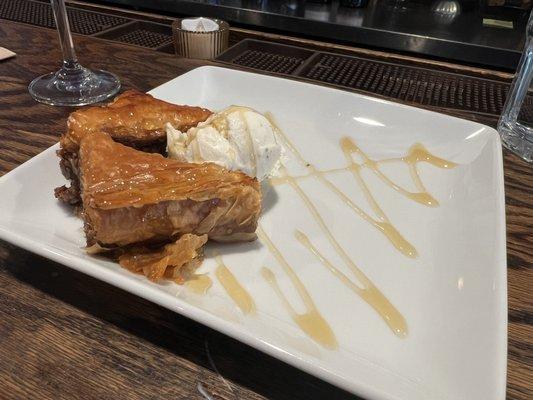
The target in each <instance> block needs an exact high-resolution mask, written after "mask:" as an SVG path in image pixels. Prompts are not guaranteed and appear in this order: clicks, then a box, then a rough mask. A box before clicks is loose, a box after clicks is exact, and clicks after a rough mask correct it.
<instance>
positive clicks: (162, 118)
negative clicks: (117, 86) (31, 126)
mask: <svg viewBox="0 0 533 400" xmlns="http://www.w3.org/2000/svg"><path fill="white" fill-rule="evenodd" d="M210 115H211V111H209V110H206V109H204V108H200V107H191V106H180V105H176V104H171V103H167V102H165V101H162V100H158V99H156V98H154V97H152V96H151V95H149V94H146V93H141V92H138V91H136V90H128V91H126V92H124V93H122V94H121V95H120V96H117V97H116V98H115V100H114V101H113V102H111V103H109V104H107V105H104V106H97V107H89V108H82V109H80V110H77V111H75V112H73V113H72V114H70V116H69V118H68V122H67V126H68V127H67V131H66V132H65V133H64V134H63V135H62V136H61V139H60V147H61V148H60V150H59V151H58V155H59V157H60V158H61V161H60V166H61V170H62V171H63V174H64V175H65V177H66V178H67V179H70V180H71V187H70V188H67V187H65V186H63V187H61V188H58V189H56V197H58V198H59V199H61V200H63V201H65V202H67V203H70V204H77V203H78V202H79V200H80V198H79V190H78V171H77V169H78V149H79V144H80V142H81V140H82V138H84V137H85V136H87V135H89V134H91V133H93V132H105V133H107V134H108V135H109V136H111V137H112V138H113V140H115V141H117V142H120V143H122V144H124V145H127V146H130V147H133V148H136V149H139V150H142V151H146V152H154V153H164V152H165V147H166V131H165V124H167V123H170V124H171V125H172V126H173V127H174V128H176V129H179V130H182V131H183V130H187V129H189V128H190V127H192V126H196V125H197V124H198V123H199V122H202V121H204V120H206V119H207V118H208V117H209V116H210Z"/></svg>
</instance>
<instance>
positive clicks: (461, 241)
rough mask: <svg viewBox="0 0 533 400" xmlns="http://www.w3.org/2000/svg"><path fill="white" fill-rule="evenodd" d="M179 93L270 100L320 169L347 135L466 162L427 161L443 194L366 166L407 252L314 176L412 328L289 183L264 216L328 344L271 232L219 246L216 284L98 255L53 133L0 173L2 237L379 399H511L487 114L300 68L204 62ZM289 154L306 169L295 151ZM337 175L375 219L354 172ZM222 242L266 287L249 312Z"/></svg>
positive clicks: (426, 172) (237, 270)
mask: <svg viewBox="0 0 533 400" xmlns="http://www.w3.org/2000/svg"><path fill="white" fill-rule="evenodd" d="M151 93H152V94H153V95H154V96H155V97H158V98H160V99H164V100H167V101H170V102H173V103H178V104H191V105H201V106H204V107H208V108H210V109H212V110H220V109H222V108H224V107H227V106H229V105H232V104H238V105H246V106H249V107H252V108H255V109H256V110H258V111H261V112H267V111H269V112H271V113H272V114H273V115H274V117H275V119H276V120H277V123H278V125H279V126H280V128H281V130H282V131H284V133H285V134H286V136H287V137H288V138H289V139H290V140H291V141H292V142H293V144H294V145H295V147H296V148H297V149H298V150H299V151H300V152H301V154H302V156H303V158H305V160H306V161H307V162H309V163H311V164H312V165H314V166H316V167H317V168H318V169H321V170H324V169H333V168H342V167H345V166H346V159H345V158H344V156H343V153H342V152H341V150H340V147H339V141H340V139H341V138H342V137H344V136H348V137H350V138H352V139H353V141H354V142H355V143H356V144H357V145H359V147H360V148H361V149H362V150H363V151H364V152H365V153H366V154H367V155H368V156H369V157H370V158H371V159H374V160H379V159H383V158H390V157H402V156H404V155H405V154H406V153H407V151H408V149H409V147H410V146H411V145H413V144H414V143H422V144H423V145H424V146H425V147H426V148H427V149H428V150H429V151H431V152H432V153H433V154H435V155H438V156H439V157H442V158H445V159H448V160H451V161H453V162H455V163H458V164H459V165H458V166H457V167H455V168H452V169H441V168H436V167H434V166H432V165H429V164H427V163H420V164H418V169H419V171H420V176H421V179H422V181H423V182H424V183H425V184H426V187H427V190H428V192H429V193H431V194H432V195H433V196H434V197H435V198H436V199H437V200H438V201H439V203H440V206H439V207H427V206H424V205H422V204H419V203H416V202H413V201H410V200H408V199H407V198H406V197H405V196H403V195H402V194H401V193H399V192H397V191H395V190H393V189H392V188H390V187H389V186H387V185H385V184H384V183H383V181H382V180H380V179H378V177H377V176H376V175H374V174H372V173H370V170H368V169H364V170H363V171H362V176H363V178H364V180H365V182H366V183H367V185H368V188H369V190H370V191H371V192H372V193H373V194H374V196H375V198H376V199H377V201H378V203H379V206H380V207H381V208H382V209H383V211H384V213H385V214H386V215H387V216H388V218H389V219H390V221H391V222H392V223H393V224H394V225H395V226H396V227H397V229H398V230H399V231H400V232H401V234H402V235H403V236H404V237H405V238H406V239H407V240H408V241H409V242H410V243H412V244H413V245H414V246H415V247H416V249H417V251H418V254H419V255H418V258H415V259H413V258H409V257H406V256H404V255H403V254H401V253H400V252H399V251H398V250H396V249H395V248H394V247H393V246H392V245H391V243H390V242H389V241H388V240H387V238H386V237H385V236H384V235H383V234H382V233H380V232H379V231H378V230H377V229H376V228H375V227H373V226H372V225H371V224H369V223H368V222H365V221H364V220H363V219H362V218H361V217H360V216H358V215H357V214H355V213H353V212H352V211H351V210H350V208H348V207H347V206H346V205H345V203H343V202H342V201H340V200H339V197H338V196H336V195H335V194H334V193H333V192H332V191H331V190H329V189H328V187H327V186H325V185H324V183H321V182H320V181H319V180H318V179H316V178H313V177H309V178H306V179H301V180H299V181H298V182H299V184H300V185H301V187H302V189H303V190H304V191H305V193H307V195H308V196H309V198H310V200H311V201H312V203H313V204H314V205H315V207H316V208H317V210H318V211H319V212H320V213H321V215H322V216H323V218H324V220H325V222H326V224H327V226H328V227H329V229H330V230H331V232H332V234H333V235H334V236H335V237H336V238H337V240H338V241H339V243H340V245H341V246H342V247H344V249H345V250H346V252H347V253H348V255H349V257H350V258H352V259H353V260H354V262H356V263H357V265H358V266H359V268H360V269H361V270H363V271H364V272H365V273H366V275H367V276H368V277H369V278H370V279H371V280H372V281H373V282H374V284H375V285H376V286H377V287H378V288H380V289H381V291H382V292H383V293H384V294H385V295H386V296H387V297H388V299H389V300H390V301H391V302H392V303H393V304H394V305H395V306H396V308H397V309H398V310H399V311H400V312H401V313H402V314H403V316H404V317H405V320H406V321H407V324H408V328H409V333H408V335H407V337H405V338H403V339H402V338H399V337H397V336H396V335H394V334H393V333H392V331H391V330H390V329H389V328H388V326H387V325H386V324H385V323H384V321H383V320H382V319H381V318H380V317H379V316H378V314H377V313H376V312H375V311H374V310H373V309H372V308H371V307H369V305H368V304H366V303H365V302H364V301H363V300H361V298H360V297H358V296H357V295H355V294H354V292H353V291H352V290H350V289H349V288H348V287H347V286H345V285H344V284H343V283H342V282H341V281H340V280H339V279H337V278H336V277H335V276H334V275H333V274H332V273H330V271H328V270H327V269H326V268H324V266H323V265H322V264H321V263H320V262H319V261H318V260H317V258H316V257H314V256H313V255H312V254H311V253H310V252H309V251H308V250H307V249H306V248H304V247H303V246H302V245H301V244H300V243H299V242H298V241H297V240H296V239H295V237H294V231H295V229H299V230H301V231H304V232H305V233H306V234H307V235H308V237H309V238H310V239H311V241H312V242H313V243H314V245H315V246H316V247H317V248H318V249H319V250H320V252H321V253H322V254H323V255H324V256H326V257H327V258H328V259H330V260H331V262H332V263H333V264H334V265H335V267H337V268H338V269H339V270H341V271H343V272H344V273H345V274H346V276H347V277H348V278H350V279H352V280H354V281H355V282H357V281H356V280H355V278H354V275H353V274H352V272H351V271H350V269H348V268H347V267H346V264H344V263H343V261H342V259H341V258H340V257H339V254H338V253H337V252H336V251H335V249H334V248H333V247H332V246H331V243H330V242H329V241H328V239H327V238H326V236H325V235H324V232H323V230H321V228H320V226H319V225H318V224H317V223H316V221H315V220H314V219H313V217H312V215H311V214H310V212H309V209H308V208H307V207H306V205H305V204H304V202H303V201H302V199H301V198H300V197H299V196H298V195H297V193H296V192H295V190H294V189H293V188H291V187H290V186H289V185H287V184H280V185H277V186H274V187H273V188H271V190H270V191H268V192H267V193H266V195H265V199H264V203H265V210H264V213H263V215H262V217H261V221H260V224H261V226H262V227H263V228H264V230H265V231H266V232H267V233H268V234H269V235H270V238H271V239H272V241H273V242H274V243H275V244H276V246H278V248H279V250H280V251H281V252H282V253H283V254H284V255H285V257H286V258H287V261H288V262H289V263H290V265H291V266H292V268H293V269H294V271H295V272H296V274H297V276H298V277H299V278H300V279H301V281H302V283H303V285H304V286H305V288H306V289H307V291H308V292H309V294H310V296H311V297H312V299H313V300H314V302H315V304H316V307H317V308H318V310H319V311H320V313H321V315H322V316H323V317H324V319H325V320H326V321H327V322H328V324H329V325H330V327H331V328H332V330H333V332H334V334H335V336H336V339H337V342H338V348H337V349H335V350H328V349H326V348H324V347H322V346H321V345H320V344H318V343H316V342H314V341H313V340H312V339H310V337H309V336H307V335H306V334H305V333H304V332H303V331H302V330H301V329H300V328H299V327H298V325H296V324H295V322H294V321H293V319H292V318H291V315H290V314H289V313H288V311H287V309H286V308H285V307H284V305H283V303H282V302H281V300H280V297H279V296H278V295H277V294H276V293H275V292H274V290H273V288H272V287H271V286H270V285H269V284H268V283H267V282H266V281H265V279H264V278H263V276H262V274H261V269H262V267H263V266H267V267H268V268H270V269H271V270H272V271H273V272H274V273H275V275H276V277H277V279H278V281H279V284H280V287H281V291H282V292H283V293H284V294H285V295H286V296H287V297H288V301H289V302H290V303H291V304H292V305H293V307H294V308H295V309H296V311H297V312H298V313H300V312H303V311H304V307H303V303H302V300H301V298H300V297H299V296H298V294H297V292H296V290H295V288H294V286H293V285H292V284H291V281H290V279H289V277H288V275H287V273H286V272H285V270H284V269H283V268H282V266H280V264H279V263H278V262H277V261H276V259H275V258H274V257H273V256H272V254H271V253H270V252H269V251H268V249H267V248H266V247H265V246H264V245H263V244H261V243H260V242H254V243H245V244H238V245H216V246H214V245H211V246H210V248H209V249H208V252H207V254H208V257H207V258H206V260H205V261H204V263H203V265H202V267H201V269H200V271H201V272H206V273H210V276H211V277H212V279H213V282H214V284H213V287H212V288H211V289H210V290H209V292H208V293H207V294H206V295H204V296H200V295H196V294H194V293H193V292H191V291H190V290H189V289H187V288H186V287H183V286H178V285H176V284H173V283H162V284H154V283H151V282H149V281H147V280H146V279H145V278H144V277H142V276H136V275H133V274H131V273H129V272H128V271H125V270H123V269H121V268H120V267H119V266H118V265H117V264H114V263H112V262H105V261H102V260H98V259H95V258H92V257H91V256H88V255H87V254H85V252H84V250H83V249H82V247H83V246H84V236H83V231H82V223H81V221H80V220H79V219H77V218H76V217H74V216H73V215H72V214H71V212H70V210H68V209H67V208H65V207H63V206H61V205H60V204H59V203H58V201H57V200H56V199H54V197H53V189H54V187H56V186H60V185H62V184H64V183H65V181H64V178H63V177H62V176H61V174H60V171H59V167H58V159H57V157H56V156H55V153H54V151H55V150H56V149H57V146H54V147H52V148H50V149H48V150H46V151H44V152H43V153H42V154H40V155H38V156H37V157H35V158H33V159H32V160H30V161H28V162H27V163H25V164H24V165H22V166H20V167H18V168H17V169H15V170H14V171H12V172H10V173H9V174H7V175H5V176H4V177H2V178H1V179H0V193H1V196H0V238H2V239H4V240H7V241H9V242H12V243H14V244H16V245H18V246H20V247H23V248H25V249H27V250H29V251H32V252H35V253H37V254H40V255H42V256H45V257H48V258H50V259H52V260H55V261H57V262H60V263H63V264H65V265H67V266H69V267H71V268H74V269H76V270H79V271H82V272H84V273H86V274H88V275H91V276H94V277H96V278H99V279H101V280H103V281H106V282H108V283H110V284H113V285H116V286H118V287H120V288H122V289H125V290H127V291H129V292H132V293H135V294H137V295H139V296H141V297H144V298H146V299H149V300H151V301H153V302H155V303H157V304H160V305H162V306H164V307H167V308H169V309H171V310H174V311H176V312H178V313H180V314H183V315H185V316H187V317H190V318H192V319H194V320H196V321H199V322H201V323H203V324H205V325H208V326H210V327H212V328H214V329H217V330H219V331H221V332H224V333H226V334H228V335H230V336H232V337H234V338H236V339H238V340H240V341H242V342H244V343H247V344H249V345H250V346H253V347H255V348H257V349H260V350H262V351H264V352H266V353H268V354H270V355H272V356H274V357H277V358H279V359H281V360H283V361H285V362H287V363H289V364H292V365H294V366H295V367H298V368H301V369H303V370H305V371H307V372H309V373H311V374H313V375H316V376H318V377H320V378H322V379H324V380H327V381H329V382H331V383H333V384H335V385H338V386H340V387H342V388H344V389H347V390H349V391H352V392H354V393H357V394H359V395H361V396H362V397H365V398H369V399H404V400H417V399H432V400H435V399H446V400H452V399H465V400H501V399H503V398H504V396H505V374H506V339H507V337H506V334H507V333H506V332H507V305H506V304H507V299H506V252H505V217H504V194H503V172H502V157H501V148H500V141H499V138H498V135H497V133H496V131H494V130H493V129H491V128H488V127H486V126H483V125H479V124H476V123H473V122H468V121H464V120H461V119H457V118H452V117H448V116H445V115H441V114H437V113H433V112H428V111H424V110H420V109H416V108H412V107H407V106H403V105H399V104H395V103H391V102H388V101H384V100H379V99H375V98H371V97H366V96H361V95H357V94H353V93H348V92H344V91H340V90H334V89H329V88H324V87H320V86H315V85H310V84H305V83H300V82H295V81H291V80H286V79H280V78H274V77H268V76H263V75H257V74H251V73H245V72H238V71H233V70H228V69H222V68H214V67H203V68H198V69H195V70H193V71H191V72H189V73H187V74H184V75H182V76H179V77H177V78H176V79H173V80H171V81H170V82H167V83H165V84H164V85H162V86H160V87H158V88H156V89H154V90H153V91H152V92H151ZM284 159H285V163H286V164H287V166H288V169H289V171H290V172H291V173H292V174H295V175H298V174H305V173H307V172H308V171H306V170H305V168H303V167H301V166H298V165H297V163H296V162H295V157H294V155H293V154H291V152H290V151H288V150H287V151H286V152H285V156H284ZM381 168H382V171H383V172H384V173H385V174H386V175H387V176H389V177H390V179H392V180H393V181H394V182H396V183H398V184H400V185H402V186H404V187H405V188H407V189H408V190H414V187H413V181H412V178H411V176H410V174H409V170H408V169H407V166H406V164H403V163H401V162H399V163H391V164H383V166H382V167H381ZM326 176H327V177H328V179H329V180H330V181H331V182H333V183H334V184H335V185H337V186H338V187H339V189H341V190H342V191H343V192H344V193H345V194H346V195H347V196H348V197H349V198H350V199H352V201H354V202H355V203H356V204H357V205H358V206H360V207H361V208H362V209H363V210H364V211H367V212H368V213H369V214H370V215H371V216H374V214H373V212H372V210H371V209H370V208H369V205H368V203H367V202H366V201H365V198H364V196H363V194H362V191H361V189H360V187H359V186H357V182H356V181H355V179H354V177H353V176H351V175H350V173H349V172H346V171H345V172H342V171H341V172H336V173H328V174H327V175H326ZM212 249H216V250H218V251H219V252H220V253H221V254H222V257H223V260H224V262H225V264H226V265H227V266H228V268H229V269H230V270H231V271H232V272H233V274H234V275H235V276H236V277H237V279H238V280H239V282H240V283H241V284H242V286H243V287H244V288H245V289H246V290H247V291H248V292H249V293H250V294H251V295H252V297H253V299H254V301H255V304H256V309H257V311H256V313H255V314H248V315H245V314H243V313H242V312H241V311H240V309H239V308H237V307H236V305H235V303H233V302H232V300H231V298H230V297H229V296H228V295H227V293H226V292H225V291H224V288H223V287H222V285H221V284H220V282H218V281H217V279H216V277H215V274H214V270H215V268H216V262H215V260H214V259H213V258H212V257H211V256H209V254H212V252H211V250H212Z"/></svg>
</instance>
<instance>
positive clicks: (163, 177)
mask: <svg viewBox="0 0 533 400" xmlns="http://www.w3.org/2000/svg"><path fill="white" fill-rule="evenodd" d="M79 173H80V190H81V199H82V205H83V210H82V218H83V219H84V222H85V234H86V237H87V245H88V246H90V247H91V248H92V249H95V248H97V249H115V250H116V249H119V248H130V249H131V248H133V247H137V248H139V246H143V247H144V249H147V248H150V247H151V248H153V247H154V246H157V245H161V244H164V243H169V242H175V244H176V246H175V249H173V248H167V251H163V253H164V254H163V253H161V254H159V255H158V254H155V256H154V257H153V258H152V259H150V257H148V258H142V257H138V261H139V263H143V262H145V261H147V259H148V261H150V260H152V261H153V260H155V261H157V262H159V264H158V265H157V270H158V271H159V273H157V274H156V273H154V272H153V271H152V269H151V268H148V271H149V273H147V275H148V276H151V277H152V278H154V279H157V278H160V277H162V276H165V274H166V275H167V276H168V273H166V268H167V267H169V268H170V267H176V265H175V264H171V262H172V261H173V260H175V259H176V258H179V257H177V255H176V254H174V255H173V254H172V252H173V251H174V253H175V252H176V251H182V252H188V253H190V255H191V257H192V258H191V259H190V260H185V261H184V260H182V259H181V258H180V261H179V262H180V263H181V264H182V265H186V264H187V263H188V262H189V261H191V260H193V259H195V258H197V257H198V256H199V255H200V254H201V251H199V248H200V247H201V246H202V245H203V244H204V243H205V241H206V240H207V238H209V239H212V240H217V241H242V240H254V239H255V238H256V235H255V230H256V227H257V220H258V217H259V213H260V210H261V192H260V188H259V184H258V182H257V181H256V180H255V179H253V178H251V177H249V176H248V175H245V174H243V173H241V172H231V171H228V170H226V169H224V168H222V167H219V166H217V165H215V164H211V163H206V164H190V163H182V162H179V161H176V160H172V159H168V158H165V157H163V156H162V155H160V154H153V153H145V152H142V151H139V150H136V149H133V148H130V147H127V146H124V145H122V144H120V143H116V142H114V141H113V140H112V139H111V137H109V136H108V135H107V134H105V133H102V132H94V133H92V134H91V135H87V136H85V137H84V138H83V139H82V140H81V143H80V149H79ZM185 234H193V235H197V236H199V237H200V239H198V240H191V239H190V237H189V236H188V237H187V238H188V239H187V240H188V243H189V246H192V248H191V247H187V248H186V249H183V246H181V245H180V244H179V240H181V238H182V237H183V236H182V235H185ZM204 235H205V236H204ZM176 241H177V242H176ZM180 246H181V247H180ZM130 251H131V250H130ZM146 251H147V250H146ZM146 251H144V252H146ZM157 251H159V250H155V252H156V253H157ZM158 257H159V258H158ZM165 257H167V259H166V261H165V260H164V259H165ZM160 261H161V262H160ZM134 262H135V258H130V259H128V261H126V259H124V258H123V260H122V261H121V265H123V266H125V267H127V268H128V269H130V270H134V271H136V272H141V271H142V272H146V271H145V270H146V266H141V265H137V266H135V265H134V264H132V263H134ZM165 262H168V263H169V264H167V265H166V266H165V268H163V267H162V265H163V264H165ZM161 271H162V272H161ZM171 275H172V277H176V273H175V271H174V272H173V273H171Z"/></svg>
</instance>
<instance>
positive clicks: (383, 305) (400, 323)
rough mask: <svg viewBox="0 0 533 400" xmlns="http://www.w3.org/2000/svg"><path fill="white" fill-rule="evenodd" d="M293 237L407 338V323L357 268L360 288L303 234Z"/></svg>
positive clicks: (354, 270)
mask: <svg viewBox="0 0 533 400" xmlns="http://www.w3.org/2000/svg"><path fill="white" fill-rule="evenodd" d="M294 236H295V237H296V239H297V240H298V241H299V242H300V243H301V244H302V245H303V246H304V247H305V248H307V249H308V250H309V251H310V252H311V253H312V254H314V256H315V257H316V258H317V259H318V260H319V261H320V262H321V263H322V264H323V265H324V266H325V267H326V268H327V269H328V270H329V271H330V272H331V273H332V274H333V275H334V276H335V277H336V278H338V279H339V280H340V281H341V282H342V283H343V284H345V285H346V286H348V288H350V289H351V290H352V291H354V292H355V293H356V294H357V295H359V296H360V297H361V298H362V299H363V300H364V301H365V302H366V303H368V304H369V305H370V306H371V307H372V308H373V309H374V310H375V311H376V312H377V313H378V314H379V315H380V317H381V318H383V320H384V321H385V322H386V323H387V325H388V326H389V328H390V329H391V330H392V331H393V332H394V333H395V334H396V335H397V336H399V337H405V336H407V332H408V329H407V323H406V322H405V318H404V317H403V315H402V314H400V313H399V312H398V310H397V309H396V308H395V307H394V306H393V305H392V303H391V302H390V301H389V300H388V299H387V298H386V297H385V296H384V295H383V293H381V291H380V290H379V289H378V288H377V287H376V286H375V285H374V284H373V283H372V281H371V280H370V279H368V277H367V276H366V275H365V274H364V272H363V271H361V270H360V269H359V268H357V267H356V266H355V265H351V269H352V271H353V272H354V274H355V275H356V277H357V279H358V280H359V281H360V282H361V284H362V287H360V286H358V285H356V284H355V283H354V282H353V281H352V280H351V279H350V278H348V277H347V276H346V275H345V274H344V273H343V272H342V271H340V270H339V269H338V268H336V267H335V266H334V265H333V264H332V263H331V261H329V260H328V259H327V258H326V257H324V256H323V255H322V254H321V253H320V252H319V251H318V249H317V248H316V247H315V246H314V245H313V244H312V243H311V241H310V240H309V238H308V237H307V235H306V234H304V233H303V232H301V231H299V230H296V231H295V234H294Z"/></svg>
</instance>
